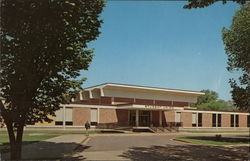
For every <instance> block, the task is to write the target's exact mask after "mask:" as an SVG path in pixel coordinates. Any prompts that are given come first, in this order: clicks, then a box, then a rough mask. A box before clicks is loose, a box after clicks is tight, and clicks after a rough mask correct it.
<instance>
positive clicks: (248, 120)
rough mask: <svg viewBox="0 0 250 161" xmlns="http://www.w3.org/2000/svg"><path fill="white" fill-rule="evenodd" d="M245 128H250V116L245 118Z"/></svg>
mask: <svg viewBox="0 0 250 161" xmlns="http://www.w3.org/2000/svg"><path fill="white" fill-rule="evenodd" d="M247 127H250V115H248V116H247Z"/></svg>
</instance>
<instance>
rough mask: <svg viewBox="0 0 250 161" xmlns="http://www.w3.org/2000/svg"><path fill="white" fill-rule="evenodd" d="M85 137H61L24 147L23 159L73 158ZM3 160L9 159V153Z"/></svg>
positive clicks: (74, 135)
mask: <svg viewBox="0 0 250 161" xmlns="http://www.w3.org/2000/svg"><path fill="white" fill-rule="evenodd" d="M84 140H86V136H85V135H77V134H73V135H72V134H71V135H61V136H58V137H54V138H50V139H48V140H44V141H41V142H37V143H33V144H29V145H25V146H23V150H22V159H24V160H26V159H30V160H56V159H58V160H59V159H60V158H67V157H69V156H72V154H73V152H74V150H75V149H77V148H78V147H79V146H81V144H82V143H83V141H84ZM2 159H3V160H8V159H9V153H7V154H4V155H3V156H2Z"/></svg>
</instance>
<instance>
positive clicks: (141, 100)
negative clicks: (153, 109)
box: [135, 99, 154, 105]
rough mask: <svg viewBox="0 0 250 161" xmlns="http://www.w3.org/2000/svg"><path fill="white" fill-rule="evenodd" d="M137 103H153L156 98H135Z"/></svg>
mask: <svg viewBox="0 0 250 161" xmlns="http://www.w3.org/2000/svg"><path fill="white" fill-rule="evenodd" d="M135 103H138V104H148V105H153V104H154V100H147V99H135Z"/></svg>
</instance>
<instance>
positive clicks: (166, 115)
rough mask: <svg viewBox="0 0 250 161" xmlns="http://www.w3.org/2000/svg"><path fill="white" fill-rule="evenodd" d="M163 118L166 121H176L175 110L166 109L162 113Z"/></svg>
mask: <svg viewBox="0 0 250 161" xmlns="http://www.w3.org/2000/svg"><path fill="white" fill-rule="evenodd" d="M162 120H163V121H164V120H165V122H175V112H174V111H164V112H163V115H162Z"/></svg>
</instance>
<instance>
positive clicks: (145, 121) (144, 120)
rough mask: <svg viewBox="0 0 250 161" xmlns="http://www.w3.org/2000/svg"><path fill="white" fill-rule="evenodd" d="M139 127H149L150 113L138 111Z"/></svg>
mask: <svg viewBox="0 0 250 161" xmlns="http://www.w3.org/2000/svg"><path fill="white" fill-rule="evenodd" d="M139 126H150V111H139Z"/></svg>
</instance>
